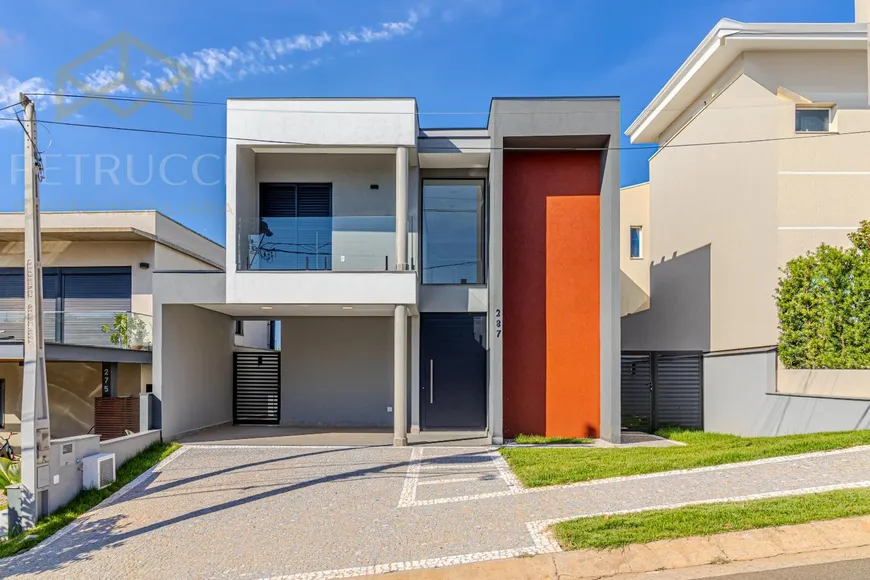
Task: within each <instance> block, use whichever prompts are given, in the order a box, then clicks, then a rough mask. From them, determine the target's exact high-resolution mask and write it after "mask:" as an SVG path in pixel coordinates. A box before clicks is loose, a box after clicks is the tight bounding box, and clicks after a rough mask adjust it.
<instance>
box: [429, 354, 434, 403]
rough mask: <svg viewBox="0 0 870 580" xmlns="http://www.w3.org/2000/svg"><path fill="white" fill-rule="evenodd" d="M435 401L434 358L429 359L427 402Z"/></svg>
mask: <svg viewBox="0 0 870 580" xmlns="http://www.w3.org/2000/svg"><path fill="white" fill-rule="evenodd" d="M434 402H435V360H434V359H431V358H430V359H429V404H430V405H431V404H433V403H434Z"/></svg>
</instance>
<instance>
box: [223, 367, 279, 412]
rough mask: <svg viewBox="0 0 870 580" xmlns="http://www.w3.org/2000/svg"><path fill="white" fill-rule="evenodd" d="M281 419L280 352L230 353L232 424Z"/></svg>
mask: <svg viewBox="0 0 870 580" xmlns="http://www.w3.org/2000/svg"><path fill="white" fill-rule="evenodd" d="M280 420H281V353H280V352H267V353H257V352H237V353H234V354H233V423H235V424H253V425H277V424H278V423H279V422H280Z"/></svg>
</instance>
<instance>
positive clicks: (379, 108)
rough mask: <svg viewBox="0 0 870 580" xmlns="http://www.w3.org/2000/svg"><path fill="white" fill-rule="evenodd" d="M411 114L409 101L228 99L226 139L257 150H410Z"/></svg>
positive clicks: (413, 108) (413, 138) (414, 127)
mask: <svg viewBox="0 0 870 580" xmlns="http://www.w3.org/2000/svg"><path fill="white" fill-rule="evenodd" d="M416 110H417V108H416V102H415V101H414V99H311V100H309V99H230V100H228V101H227V135H231V136H233V137H237V138H238V139H239V142H240V143H241V144H245V143H246V142H247V144H253V145H257V146H269V144H268V143H262V142H261V143H257V142H256V140H261V141H276V142H277V144H276V145H274V146H280V145H279V144H282V143H287V145H285V146H287V147H290V146H294V144H297V145H296V146H304V145H315V146H323V145H326V146H335V145H356V146H375V145H382V146H393V147H395V146H397V145H406V146H414V145H415V143H416V140H417V118H416V115H415V113H416ZM288 142H289V143H288Z"/></svg>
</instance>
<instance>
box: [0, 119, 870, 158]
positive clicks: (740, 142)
mask: <svg viewBox="0 0 870 580" xmlns="http://www.w3.org/2000/svg"><path fill="white" fill-rule="evenodd" d="M15 120H16V119H14V118H9V117H0V121H15ZM40 123H44V124H48V125H58V126H63V127H79V128H88V129H101V130H107V131H121V132H129V133H145V134H153V135H165V136H170V137H191V138H197V139H213V140H220V141H240V142H245V143H253V144H257V143H259V144H264V145H292V146H304V147H322V146H323V145H322V144H320V143H304V142H300V141H284V140H278V139H257V138H246V137H231V136H227V135H213V134H208V133H189V132H184V131H170V130H166V129H145V128H141V127H118V126H115V125H96V124H91V123H73V122H68V121H40ZM864 134H870V129H866V130H862V131H850V132H845V133H843V132H841V133H811V134H809V135H799V136H798V135H796V136H793V137H764V138H758V139H740V140H736V141H707V142H699V143H676V144H669V145H662V146H659V145H638V146H634V147H619V146H618V147H504V146H502V147H493V146H488V147H474V146H468V147H463V148H462V150H463V151H641V150H645V149H656V150H658V149H677V148H684V147H710V146H716V145H748V144H752V143H770V142H776V141H794V140H799V139H815V138H823V137H844V136H847V135H864ZM426 150H427V151H439V150H443V151H453V152H455V151H456V148H455V147H427V148H426Z"/></svg>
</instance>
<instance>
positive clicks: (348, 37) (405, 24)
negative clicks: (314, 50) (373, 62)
mask: <svg viewBox="0 0 870 580" xmlns="http://www.w3.org/2000/svg"><path fill="white" fill-rule="evenodd" d="M417 22H419V16H418V15H417V12H415V11H414V10H412V11H411V13H410V14H408V18H407V20H403V21H401V22H382V23H381V26H380V28H379V29H374V30H372V29H371V28H367V27H362V28H359V29H357V30H345V31H344V32H341V33H339V35H338V40H339V42H341V43H342V44H353V43H356V42H362V43H369V42H377V41H379V40H389V39H391V38H394V37H396V36H405V35H406V34H409V33H411V32H413V30H414V28H415V26H416V25H417Z"/></svg>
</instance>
